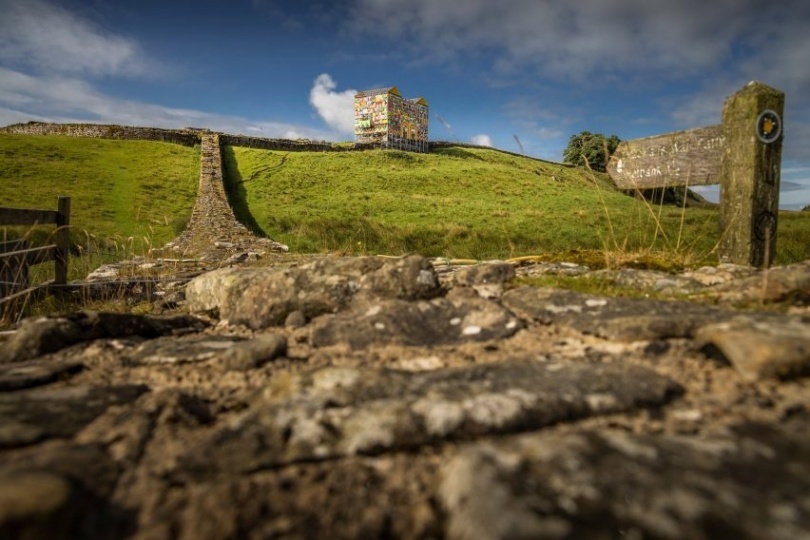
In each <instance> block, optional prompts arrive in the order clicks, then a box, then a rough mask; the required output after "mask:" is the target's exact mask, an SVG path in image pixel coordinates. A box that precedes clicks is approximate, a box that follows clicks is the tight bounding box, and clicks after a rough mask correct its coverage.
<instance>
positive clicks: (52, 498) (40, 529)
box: [0, 471, 76, 538]
mask: <svg viewBox="0 0 810 540" xmlns="http://www.w3.org/2000/svg"><path fill="white" fill-rule="evenodd" d="M75 496H76V494H75V490H74V489H73V488H72V486H71V485H70V483H69V482H68V481H67V480H65V479H64V478H62V477H61V476H58V475H55V474H52V473H48V472H44V471H31V472H21V473H17V474H9V475H7V476H4V477H0V534H2V535H3V537H4V538H69V535H68V533H67V531H65V530H64V528H65V523H64V521H65V518H64V517H63V516H66V515H69V513H70V512H69V510H68V507H69V505H70V499H71V497H75Z"/></svg>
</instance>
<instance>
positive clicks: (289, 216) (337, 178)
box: [224, 147, 718, 259]
mask: <svg viewBox="0 0 810 540" xmlns="http://www.w3.org/2000/svg"><path fill="white" fill-rule="evenodd" d="M224 163H225V166H226V177H227V182H228V184H229V189H230V191H231V198H232V200H233V201H234V203H235V206H236V208H237V210H238V213H239V214H240V218H242V219H243V221H245V222H247V223H248V224H250V225H252V226H253V227H254V228H258V229H260V230H261V231H262V232H264V233H266V234H268V235H269V236H271V237H272V238H273V239H275V240H278V241H281V242H284V243H287V244H289V245H290V248H291V249H292V250H295V251H310V252H319V251H338V252H343V253H361V252H364V253H378V254H391V255H398V254H402V253H410V252H418V253H423V254H426V255H431V256H447V257H457V258H474V259H490V258H507V257H516V256H525V255H535V254H544V253H550V252H553V253H570V252H572V251H575V250H580V251H581V250H588V251H594V252H598V253H605V252H612V253H614V254H615V253H619V252H621V253H629V252H639V251H645V252H651V251H657V252H669V253H672V252H676V251H677V252H680V253H683V254H686V253H688V254H690V255H691V256H695V257H696V258H698V259H711V255H710V253H711V251H712V249H713V248H714V246H715V244H716V243H717V239H718V238H717V215H716V211H715V210H713V209H705V208H690V209H686V211H685V213H684V214H683V215H682V210H681V209H680V208H677V207H675V208H674V207H663V208H662V207H655V206H652V207H650V206H648V205H647V204H646V203H645V202H643V201H640V200H636V199H633V198H632V197H628V196H626V195H624V194H621V193H619V192H617V191H616V190H615V189H613V188H612V187H611V184H610V182H609V180H608V179H607V178H606V177H604V176H601V175H592V174H590V173H588V172H586V171H583V170H581V169H576V168H570V167H566V166H563V165H559V164H553V163H548V162H543V161H537V160H533V159H529V158H524V157H520V156H515V155H510V154H506V153H502V152H498V151H496V150H490V149H481V148H460V147H450V148H443V149H438V150H435V151H434V152H432V153H430V154H413V153H405V152H400V151H392V150H386V151H383V150H371V151H364V152H343V153H314V152H313V153H309V152H301V153H297V152H296V153H292V152H289V153H287V152H275V151H266V150H253V149H247V148H238V147H234V148H231V147H226V148H225V151H224ZM658 222H660V223H661V226H660V227H658V226H657V223H658Z"/></svg>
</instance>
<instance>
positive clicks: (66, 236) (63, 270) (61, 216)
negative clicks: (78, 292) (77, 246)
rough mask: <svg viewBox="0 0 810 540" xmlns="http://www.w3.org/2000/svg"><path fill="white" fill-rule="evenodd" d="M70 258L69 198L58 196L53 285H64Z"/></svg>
mask: <svg viewBox="0 0 810 540" xmlns="http://www.w3.org/2000/svg"><path fill="white" fill-rule="evenodd" d="M69 256H70V197H65V196H60V197H59V198H58V202H57V216H56V258H55V261H54V262H55V272H54V273H55V276H54V284H55V285H65V284H66V283H67V274H68V257H69Z"/></svg>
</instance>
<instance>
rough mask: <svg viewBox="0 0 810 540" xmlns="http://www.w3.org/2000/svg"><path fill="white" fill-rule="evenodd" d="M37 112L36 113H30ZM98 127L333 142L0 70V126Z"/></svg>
mask: <svg viewBox="0 0 810 540" xmlns="http://www.w3.org/2000/svg"><path fill="white" fill-rule="evenodd" d="M31 111H36V112H31ZM29 120H36V121H44V122H100V123H111V124H121V125H130V126H153V127H163V128H182V127H188V126H194V127H206V128H209V129H213V130H216V131H223V132H226V133H237V134H240V133H241V134H248V135H258V136H261V137H270V138H273V137H280V138H286V139H298V138H307V139H315V140H337V139H339V138H340V137H339V135H338V134H337V133H334V132H330V131H325V130H317V129H312V128H309V127H305V126H298V125H293V124H287V123H283V122H272V121H257V120H255V119H252V120H248V119H246V118H242V117H239V116H229V115H221V114H215V113H209V112H205V111H198V110H193V109H180V108H173V107H163V106H160V105H154V104H150V103H142V102H139V101H133V100H126V99H120V98H116V97H113V96H108V95H105V94H104V93H102V92H100V91H98V89H96V88H95V87H94V86H93V85H91V84H90V83H88V82H86V81H82V80H79V79H75V78H70V77H63V76H42V77H39V76H33V75H27V74H24V73H19V72H16V71H13V70H9V69H5V68H2V67H0V125H6V124H13V123H19V122H27V121H29Z"/></svg>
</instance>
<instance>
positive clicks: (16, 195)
mask: <svg viewBox="0 0 810 540" xmlns="http://www.w3.org/2000/svg"><path fill="white" fill-rule="evenodd" d="M198 178H199V149H198V148H189V147H185V146H180V145H177V144H171V143H163V142H152V141H118V140H105V139H78V138H71V137H58V136H32V135H11V134H0V206H11V207H18V208H45V209H55V208H56V197H57V196H58V195H69V196H70V197H71V222H72V227H71V240H72V243H73V244H74V246H77V245H80V246H83V247H84V248H85V249H86V248H87V247H88V245H89V247H90V248H91V249H92V248H93V247H98V248H101V249H105V248H106V249H109V247H110V246H121V245H127V246H128V247H129V248H130V251H133V252H143V251H145V250H146V249H148V248H149V247H150V246H155V247H159V246H161V245H163V244H164V243H166V242H168V241H169V240H171V239H172V238H174V237H175V236H176V234H177V233H178V232H179V231H181V230H182V229H183V228H184V227H185V223H186V222H187V221H188V218H189V217H190V216H191V209H192V207H193V205H194V198H195V197H196V192H197V182H198ZM50 229H51V230H52V229H53V227H51V228H50ZM44 230H46V229H44ZM23 232H25V231H23ZM18 233H19V230H15V231H14V232H13V233H12V234H18ZM7 234H9V233H8V231H7ZM42 234H44V233H42Z"/></svg>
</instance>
